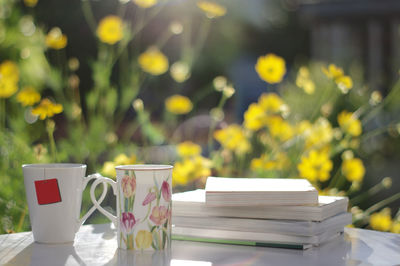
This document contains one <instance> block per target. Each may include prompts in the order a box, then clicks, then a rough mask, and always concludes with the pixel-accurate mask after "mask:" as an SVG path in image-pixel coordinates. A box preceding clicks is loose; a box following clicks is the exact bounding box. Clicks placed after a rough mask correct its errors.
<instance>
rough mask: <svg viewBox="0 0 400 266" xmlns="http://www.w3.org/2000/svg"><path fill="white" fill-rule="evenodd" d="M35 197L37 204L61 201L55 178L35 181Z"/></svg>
mask: <svg viewBox="0 0 400 266" xmlns="http://www.w3.org/2000/svg"><path fill="white" fill-rule="evenodd" d="M35 188H36V197H37V201H38V204H39V205H44V204H52V203H56V202H60V201H61V195H60V189H59V187H58V181H57V179H56V178H53V179H46V180H37V181H35Z"/></svg>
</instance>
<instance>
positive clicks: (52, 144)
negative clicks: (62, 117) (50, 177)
mask: <svg viewBox="0 0 400 266" xmlns="http://www.w3.org/2000/svg"><path fill="white" fill-rule="evenodd" d="M54 128H55V126H54V121H53V120H51V119H47V120H46V131H47V134H48V137H49V143H50V151H51V156H52V158H53V160H54V162H58V156H57V148H56V142H55V141H54Z"/></svg>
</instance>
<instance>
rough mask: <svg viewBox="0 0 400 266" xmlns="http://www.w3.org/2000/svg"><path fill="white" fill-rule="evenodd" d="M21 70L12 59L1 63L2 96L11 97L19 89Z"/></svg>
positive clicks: (0, 91) (0, 89) (0, 87)
mask: <svg viewBox="0 0 400 266" xmlns="http://www.w3.org/2000/svg"><path fill="white" fill-rule="evenodd" d="M18 80H19V70H18V67H17V65H16V64H15V63H14V62H12V61H9V60H7V61H4V62H3V63H1V64H0V98H9V97H11V96H12V95H14V93H15V92H17V90H18Z"/></svg>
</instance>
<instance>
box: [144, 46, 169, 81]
mask: <svg viewBox="0 0 400 266" xmlns="http://www.w3.org/2000/svg"><path fill="white" fill-rule="evenodd" d="M138 60H139V65H140V67H141V68H142V69H143V71H144V72H147V73H149V74H151V75H154V76H158V75H161V74H164V73H165V72H166V71H167V70H168V66H169V65H168V58H167V57H166V56H165V55H164V54H163V53H162V52H160V50H158V48H156V47H150V48H148V49H147V50H146V52H144V53H142V54H141V55H139V58H138Z"/></svg>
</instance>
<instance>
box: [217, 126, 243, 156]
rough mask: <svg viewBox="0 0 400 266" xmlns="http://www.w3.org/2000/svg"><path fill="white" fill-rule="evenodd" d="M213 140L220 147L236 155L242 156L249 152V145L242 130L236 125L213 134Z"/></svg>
mask: <svg viewBox="0 0 400 266" xmlns="http://www.w3.org/2000/svg"><path fill="white" fill-rule="evenodd" d="M214 138H215V139H216V140H217V141H218V142H219V143H221V145H222V146H223V147H224V148H226V149H228V150H230V151H233V152H236V153H237V154H243V153H246V152H248V151H249V150H250V147H251V146H250V143H249V141H248V140H247V138H246V136H245V134H244V131H243V129H242V128H241V127H240V126H239V125H237V124H231V125H229V126H227V127H226V128H223V129H220V130H217V131H215V132H214Z"/></svg>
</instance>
